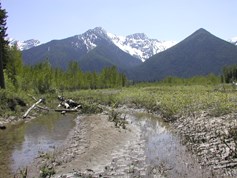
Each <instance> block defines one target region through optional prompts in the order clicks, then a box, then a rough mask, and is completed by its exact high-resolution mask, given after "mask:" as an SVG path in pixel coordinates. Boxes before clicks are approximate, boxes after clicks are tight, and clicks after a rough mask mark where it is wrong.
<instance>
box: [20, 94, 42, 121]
mask: <svg viewBox="0 0 237 178" xmlns="http://www.w3.org/2000/svg"><path fill="white" fill-rule="evenodd" d="M43 101H44V99H42V98H41V99H39V100H38V101H37V102H36V103H34V104H33V105H32V106H31V107H30V108H29V109H28V110H27V111H26V112H25V114H24V115H23V118H26V117H27V116H28V114H29V113H30V111H31V110H32V109H34V108H35V107H36V106H37V105H38V104H40V103H41V102H43Z"/></svg>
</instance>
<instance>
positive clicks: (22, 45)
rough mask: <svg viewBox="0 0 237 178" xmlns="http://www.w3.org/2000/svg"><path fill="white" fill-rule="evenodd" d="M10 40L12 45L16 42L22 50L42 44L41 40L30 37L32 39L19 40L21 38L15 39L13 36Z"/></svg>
mask: <svg viewBox="0 0 237 178" xmlns="http://www.w3.org/2000/svg"><path fill="white" fill-rule="evenodd" d="M8 41H9V44H10V46H13V45H15V44H16V45H17V47H18V49H19V50H21V51H23V50H27V49H30V48H33V47H35V46H38V45H40V44H41V43H40V41H39V40H35V39H30V40H26V41H19V40H15V39H13V38H9V39H8Z"/></svg>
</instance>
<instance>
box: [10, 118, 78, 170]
mask: <svg viewBox="0 0 237 178" xmlns="http://www.w3.org/2000/svg"><path fill="white" fill-rule="evenodd" d="M45 119H48V120H50V119H49V118H45ZM50 122H52V121H50ZM51 124H52V123H51ZM73 126H74V122H73V120H72V119H71V118H68V117H61V116H60V118H58V119H54V120H53V124H52V126H51V127H49V126H48V125H47V123H46V124H45V123H41V122H40V121H32V122H30V123H27V126H26V131H25V135H24V141H23V143H21V144H18V145H16V146H15V150H14V151H13V153H12V160H13V165H12V170H13V171H14V172H15V171H16V170H17V169H19V168H24V167H26V166H27V165H28V164H30V162H32V160H33V159H34V158H36V157H37V156H38V154H39V152H46V151H52V150H53V149H54V147H55V146H58V145H60V144H62V143H63V141H64V140H65V138H66V137H67V135H68V133H69V131H70V129H71V128H72V127H73Z"/></svg>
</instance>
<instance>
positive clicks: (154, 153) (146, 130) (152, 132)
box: [129, 114, 200, 177]
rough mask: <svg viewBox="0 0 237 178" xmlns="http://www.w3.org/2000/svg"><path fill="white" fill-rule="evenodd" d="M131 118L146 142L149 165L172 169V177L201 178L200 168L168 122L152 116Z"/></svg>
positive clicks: (135, 115) (142, 115)
mask: <svg viewBox="0 0 237 178" xmlns="http://www.w3.org/2000/svg"><path fill="white" fill-rule="evenodd" d="M129 118H130V119H131V121H132V123H135V124H137V125H139V126H140V128H141V131H142V136H143V138H144V140H145V154H146V161H147V163H149V164H150V165H152V166H159V165H160V164H161V163H163V164H165V165H166V166H167V167H168V168H172V171H171V173H170V175H171V177H173V176H174V177H183V176H185V177H186V176H188V177H189V176H191V177H198V176H200V167H199V166H198V164H197V163H196V162H195V161H194V160H193V158H192V157H191V156H190V154H188V153H187V152H186V150H185V147H184V146H183V145H181V143H180V142H179V139H178V138H177V136H175V135H173V134H172V131H171V130H170V129H171V127H169V126H168V124H167V123H166V122H164V121H162V120H161V119H160V118H157V117H155V116H153V115H151V114H134V115H130V116H129ZM135 120H137V121H138V122H135ZM188 164H192V168H189V169H188V168H187V165H188ZM194 175H196V176H194Z"/></svg>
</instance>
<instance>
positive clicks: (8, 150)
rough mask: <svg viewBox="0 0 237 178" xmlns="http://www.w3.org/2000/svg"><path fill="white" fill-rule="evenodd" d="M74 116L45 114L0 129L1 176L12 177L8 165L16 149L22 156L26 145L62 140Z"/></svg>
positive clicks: (31, 145)
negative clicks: (2, 129)
mask: <svg viewBox="0 0 237 178" xmlns="http://www.w3.org/2000/svg"><path fill="white" fill-rule="evenodd" d="M74 117H76V116H75V115H65V116H62V115H60V114H58V113H53V114H46V115H43V116H42V117H40V118H37V119H35V120H32V121H31V122H28V123H26V124H24V123H21V124H18V125H14V126H10V127H8V128H7V129H6V130H4V131H1V130H0V173H1V176H3V177H13V176H11V175H10V174H11V169H10V165H13V162H12V161H13V158H12V155H13V153H14V152H16V151H17V152H18V153H20V154H21V155H20V156H22V153H21V152H22V150H25V149H26V148H25V147H26V146H27V147H29V146H30V147H31V148H32V147H34V145H39V143H40V144H41V143H42V144H52V143H53V142H56V141H57V140H64V139H65V138H66V136H67V134H68V133H69V131H70V129H71V128H73V126H74V122H73V120H72V119H71V118H74ZM25 142H26V143H25ZM41 146H44V145H41ZM33 150H34V149H33ZM27 151H29V149H27ZM37 153H38V152H37V151H36V153H35V154H37ZM24 154H25V153H24ZM24 154H23V156H24ZM26 154H27V153H26ZM28 154H32V153H28ZM35 156H37V155H35ZM16 157H17V156H16Z"/></svg>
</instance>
